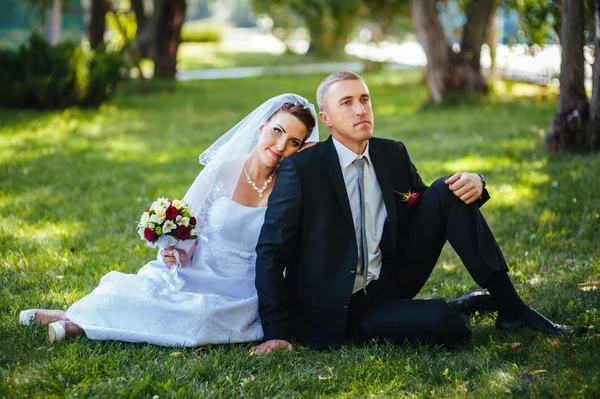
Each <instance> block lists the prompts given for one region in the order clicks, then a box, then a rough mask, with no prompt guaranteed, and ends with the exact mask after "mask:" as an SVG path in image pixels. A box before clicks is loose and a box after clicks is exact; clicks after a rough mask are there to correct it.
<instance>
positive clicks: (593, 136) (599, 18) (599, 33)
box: [590, 0, 600, 151]
mask: <svg viewBox="0 0 600 399" xmlns="http://www.w3.org/2000/svg"><path fill="white" fill-rule="evenodd" d="M594 17H595V18H594V23H595V26H594V28H595V29H594V30H593V32H595V34H594V65H593V68H592V101H591V104H590V141H591V143H590V147H591V149H592V150H594V151H598V150H599V149H600V0H595V1H594Z"/></svg>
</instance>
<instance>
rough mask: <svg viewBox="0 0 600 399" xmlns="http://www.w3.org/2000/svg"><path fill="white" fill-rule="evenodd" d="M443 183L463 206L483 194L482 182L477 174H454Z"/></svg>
mask: <svg viewBox="0 0 600 399" xmlns="http://www.w3.org/2000/svg"><path fill="white" fill-rule="evenodd" d="M444 183H446V184H447V185H448V188H449V189H450V190H452V192H453V193H454V195H456V196H457V197H458V198H460V199H461V200H462V201H463V202H464V203H465V204H471V203H473V202H475V201H477V200H478V199H479V198H481V194H483V181H481V177H480V176H479V175H478V174H477V173H467V172H460V173H455V174H454V175H452V176H450V177H449V178H448V179H446V181H445V182H444Z"/></svg>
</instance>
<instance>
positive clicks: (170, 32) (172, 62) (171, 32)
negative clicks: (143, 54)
mask: <svg viewBox="0 0 600 399" xmlns="http://www.w3.org/2000/svg"><path fill="white" fill-rule="evenodd" d="M185 10H186V1H185V0H155V2H154V13H158V15H157V24H156V30H155V43H156V46H155V51H154V76H155V77H158V78H168V79H174V78H175V73H176V72H177V48H178V47H179V43H180V42H181V25H183V21H184V18H185Z"/></svg>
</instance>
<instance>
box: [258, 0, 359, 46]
mask: <svg viewBox="0 0 600 399" xmlns="http://www.w3.org/2000/svg"><path fill="white" fill-rule="evenodd" d="M252 3H253V5H254V9H255V11H256V13H257V14H268V15H273V21H274V23H275V24H276V25H275V28H285V29H289V27H290V23H291V22H292V21H294V20H295V19H300V20H302V21H303V23H304V26H305V27H306V28H307V30H308V33H309V35H310V47H309V52H311V53H315V54H319V55H321V56H337V55H340V54H343V52H344V46H345V45H346V43H347V42H348V40H349V39H350V35H351V34H352V33H353V31H354V29H355V28H356V26H357V22H358V20H359V18H360V16H361V15H364V13H365V12H366V9H365V3H364V1H363V0H344V1H341V0H277V1H268V0H252ZM284 15H290V16H292V15H293V16H292V17H291V19H290V18H282V16H284Z"/></svg>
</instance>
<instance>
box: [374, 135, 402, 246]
mask: <svg viewBox="0 0 600 399" xmlns="http://www.w3.org/2000/svg"><path fill="white" fill-rule="evenodd" d="M378 144H379V143H378V142H377V139H371V140H369V155H370V157H371V162H373V168H374V169H375V174H376V175H377V181H378V182H379V187H380V188H381V195H382V196H383V203H384V204H385V209H386V211H387V215H388V218H389V221H390V229H391V232H392V234H394V232H395V231H396V223H397V215H396V204H395V200H394V191H393V187H392V176H391V174H390V170H389V168H388V167H387V165H386V162H385V160H384V159H383V155H381V154H380V151H379V146H378Z"/></svg>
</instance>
